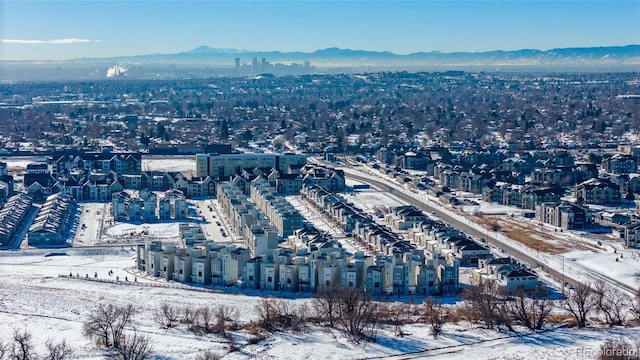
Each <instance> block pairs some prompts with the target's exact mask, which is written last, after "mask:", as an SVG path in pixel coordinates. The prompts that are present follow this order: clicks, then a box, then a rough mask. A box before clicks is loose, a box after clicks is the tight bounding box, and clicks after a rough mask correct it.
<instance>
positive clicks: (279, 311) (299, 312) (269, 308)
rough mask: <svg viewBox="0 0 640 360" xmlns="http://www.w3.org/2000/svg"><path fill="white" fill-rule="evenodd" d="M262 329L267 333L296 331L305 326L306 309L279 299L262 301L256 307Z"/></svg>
mask: <svg viewBox="0 0 640 360" xmlns="http://www.w3.org/2000/svg"><path fill="white" fill-rule="evenodd" d="M256 310H257V312H258V317H259V318H260V323H261V324H262V327H263V328H264V329H266V330H268V331H278V330H283V329H291V330H294V331H298V330H300V329H301V328H302V326H303V325H304V324H305V321H306V317H307V314H306V313H307V309H306V307H305V306H296V305H295V304H294V303H292V302H290V301H286V300H280V299H263V300H262V301H260V303H259V304H258V305H257V306H256Z"/></svg>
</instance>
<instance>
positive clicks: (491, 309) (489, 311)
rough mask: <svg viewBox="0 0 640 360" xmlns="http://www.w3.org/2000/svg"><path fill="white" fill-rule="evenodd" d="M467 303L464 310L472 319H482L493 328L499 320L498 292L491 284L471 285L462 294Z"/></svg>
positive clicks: (475, 320)
mask: <svg viewBox="0 0 640 360" xmlns="http://www.w3.org/2000/svg"><path fill="white" fill-rule="evenodd" d="M462 295H463V298H464V299H465V300H466V303H465V304H464V305H463V310H464V312H465V314H466V316H467V317H468V319H469V320H470V321H474V322H477V321H482V322H483V323H484V325H485V326H486V327H487V328H489V329H492V328H493V327H494V326H495V325H496V322H497V320H498V303H499V302H500V301H501V300H500V298H499V294H498V292H497V291H496V290H495V289H493V288H492V287H491V286H490V285H486V286H471V287H469V288H467V290H465V292H464V293H463V294H462Z"/></svg>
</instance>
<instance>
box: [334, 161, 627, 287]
mask: <svg viewBox="0 0 640 360" xmlns="http://www.w3.org/2000/svg"><path fill="white" fill-rule="evenodd" d="M343 170H344V172H345V175H346V176H347V177H348V178H352V179H354V180H358V181H360V182H363V183H366V184H370V185H371V186H372V187H374V188H376V189H378V190H381V191H390V192H392V193H393V195H394V196H396V197H397V198H399V199H400V200H402V201H405V202H406V203H408V204H412V205H415V206H417V207H418V208H420V209H422V210H423V211H426V212H428V213H430V212H435V213H436V214H437V215H438V216H439V217H440V218H441V219H442V220H443V221H444V222H446V223H447V224H450V225H451V226H453V227H454V228H456V229H458V230H460V231H462V232H464V233H466V234H469V235H471V236H475V237H477V238H485V239H487V242H488V243H490V244H492V245H494V246H498V247H500V248H502V249H505V251H506V252H508V253H509V255H511V256H513V257H515V258H517V259H519V260H520V261H522V262H524V263H526V264H528V265H529V266H531V267H532V268H534V269H540V270H541V271H544V272H545V273H547V274H549V275H551V276H552V277H554V278H556V279H558V281H559V282H560V283H562V281H564V282H566V283H569V284H572V285H574V286H575V285H577V284H578V283H580V282H579V281H578V280H576V279H575V278H572V277H570V276H567V274H564V273H563V271H562V269H554V268H552V267H550V266H547V265H546V264H544V263H542V262H541V260H539V259H536V258H534V257H532V256H530V255H528V254H526V253H524V252H522V251H520V250H518V249H517V248H514V247H512V246H510V245H509V244H508V243H505V242H503V241H501V240H500V239H498V238H497V237H495V236H494V235H493V234H492V233H491V232H490V231H479V230H477V229H476V228H474V227H471V226H470V225H469V224H466V223H464V222H462V221H459V220H458V219H456V218H454V217H451V216H449V215H447V214H446V213H444V212H441V211H438V208H437V207H434V206H431V205H430V204H428V203H424V202H422V201H419V200H418V199H415V198H414V197H413V196H410V195H409V194H407V193H405V192H404V191H409V190H404V191H402V190H401V189H400V187H399V186H398V185H395V184H389V183H388V182H387V181H384V180H378V179H373V178H372V176H367V175H364V174H362V173H360V172H358V171H356V170H354V169H350V168H347V167H345V168H343ZM589 274H590V275H592V276H593V277H594V278H597V279H601V280H604V281H606V282H608V283H610V284H611V285H613V286H615V287H618V288H620V289H622V290H625V291H627V292H629V293H632V294H635V293H636V292H637V291H638V290H637V289H635V288H633V287H631V286H629V285H627V284H624V283H622V282H620V281H618V280H616V279H612V278H609V277H606V276H604V275H602V274H599V275H595V274H591V273H589Z"/></svg>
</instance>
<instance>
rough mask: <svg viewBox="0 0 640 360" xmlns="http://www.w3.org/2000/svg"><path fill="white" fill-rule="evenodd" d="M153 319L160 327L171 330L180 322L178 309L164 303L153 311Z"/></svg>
mask: <svg viewBox="0 0 640 360" xmlns="http://www.w3.org/2000/svg"><path fill="white" fill-rule="evenodd" d="M154 319H155V321H156V322H157V323H158V324H159V325H160V326H161V327H163V328H172V327H174V326H176V324H177V323H178V321H179V320H180V311H179V310H178V308H176V307H173V306H171V305H170V304H167V303H164V304H162V305H160V308H158V309H156V310H155V311H154Z"/></svg>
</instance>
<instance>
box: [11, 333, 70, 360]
mask: <svg viewBox="0 0 640 360" xmlns="http://www.w3.org/2000/svg"><path fill="white" fill-rule="evenodd" d="M45 347H46V349H47V352H46V353H45V354H38V353H37V352H36V350H35V346H34V344H33V339H32V335H31V333H30V332H29V331H27V330H25V331H18V330H14V332H13V341H12V342H9V343H6V344H5V343H4V342H3V341H0V360H2V359H5V356H6V359H9V360H67V359H71V358H72V356H73V349H72V348H71V347H70V346H69V345H67V342H66V341H64V340H63V341H62V342H60V343H54V342H53V341H51V340H47V341H46V342H45Z"/></svg>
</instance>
